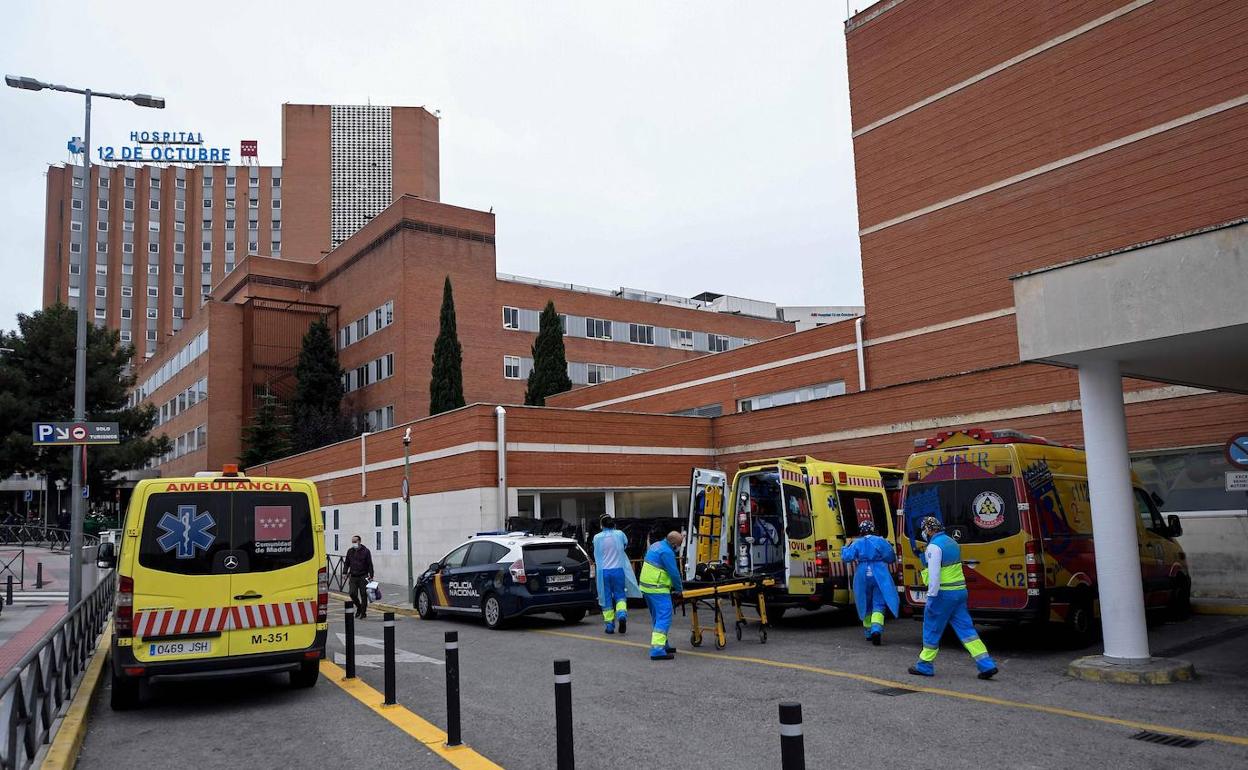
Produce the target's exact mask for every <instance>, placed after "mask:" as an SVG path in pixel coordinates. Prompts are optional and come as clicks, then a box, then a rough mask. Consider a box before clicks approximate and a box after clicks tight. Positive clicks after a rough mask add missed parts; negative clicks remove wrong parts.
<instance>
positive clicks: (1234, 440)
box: [1226, 433, 1248, 470]
mask: <svg viewBox="0 0 1248 770" xmlns="http://www.w3.org/2000/svg"><path fill="white" fill-rule="evenodd" d="M1226 460H1227V462H1229V463H1230V464H1231V465H1233V466H1234V467H1236V468H1239V469H1241V470H1248V433H1239V434H1236V435H1234V436H1231V440H1230V441H1228V442H1226Z"/></svg>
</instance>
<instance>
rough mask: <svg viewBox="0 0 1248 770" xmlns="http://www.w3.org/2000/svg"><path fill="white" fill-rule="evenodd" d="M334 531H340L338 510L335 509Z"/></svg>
mask: <svg viewBox="0 0 1248 770" xmlns="http://www.w3.org/2000/svg"><path fill="white" fill-rule="evenodd" d="M334 529H338V509H337V508H335V509H334Z"/></svg>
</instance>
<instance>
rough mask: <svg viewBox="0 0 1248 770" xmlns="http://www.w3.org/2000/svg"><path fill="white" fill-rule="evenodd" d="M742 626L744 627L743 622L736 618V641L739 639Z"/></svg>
mask: <svg viewBox="0 0 1248 770" xmlns="http://www.w3.org/2000/svg"><path fill="white" fill-rule="evenodd" d="M743 628H745V623H744V622H742V621H740V620H738V621H737V641H738V642H739V641H741V629H743Z"/></svg>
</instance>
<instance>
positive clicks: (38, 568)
mask: <svg viewBox="0 0 1248 770" xmlns="http://www.w3.org/2000/svg"><path fill="white" fill-rule="evenodd" d="M35 588H43V562H41V561H37V562H35Z"/></svg>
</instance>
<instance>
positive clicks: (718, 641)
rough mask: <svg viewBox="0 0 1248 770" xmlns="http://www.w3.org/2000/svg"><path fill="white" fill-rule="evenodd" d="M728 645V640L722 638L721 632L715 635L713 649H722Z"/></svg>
mask: <svg viewBox="0 0 1248 770" xmlns="http://www.w3.org/2000/svg"><path fill="white" fill-rule="evenodd" d="M727 646H728V640H726V639H724V635H723V634H716V635H715V649H717V650H722V649H724V648H725V647H727Z"/></svg>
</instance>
